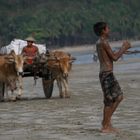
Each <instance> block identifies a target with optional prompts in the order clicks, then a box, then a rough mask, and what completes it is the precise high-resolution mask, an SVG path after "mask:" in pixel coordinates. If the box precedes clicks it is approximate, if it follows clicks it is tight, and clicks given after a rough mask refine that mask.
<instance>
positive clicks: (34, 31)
mask: <svg viewBox="0 0 140 140" xmlns="http://www.w3.org/2000/svg"><path fill="white" fill-rule="evenodd" d="M139 9H140V1H139V0H133V1H132V0H117V1H114V0H53V1H52V0H20V1H19V0H1V1H0V45H1V46H2V45H6V44H8V43H10V41H11V40H13V39H14V38H20V39H24V38H26V37H27V36H29V35H32V36H34V37H35V38H36V40H37V41H38V42H39V43H45V44H47V46H51V47H53V46H55V47H56V46H57V47H63V46H66V45H69V46H73V45H81V44H91V43H95V41H96V39H97V38H96V36H95V34H94V33H93V24H94V23H96V22H97V21H105V22H107V23H108V24H109V25H110V27H111V33H112V34H111V39H112V40H121V39H128V38H132V39H139V38H140V34H139V30H140V20H139V19H140V14H139Z"/></svg>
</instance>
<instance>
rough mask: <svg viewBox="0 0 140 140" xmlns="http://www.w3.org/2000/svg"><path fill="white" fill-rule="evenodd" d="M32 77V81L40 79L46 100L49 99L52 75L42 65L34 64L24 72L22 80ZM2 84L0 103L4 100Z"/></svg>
mask: <svg viewBox="0 0 140 140" xmlns="http://www.w3.org/2000/svg"><path fill="white" fill-rule="evenodd" d="M26 77H34V80H35V82H36V80H37V79H38V78H42V86H43V91H44V95H45V97H46V99H49V98H51V96H52V92H53V85H54V84H53V80H52V73H51V71H50V70H48V69H47V68H46V67H45V65H44V64H42V63H34V64H32V65H30V66H28V67H26V69H25V70H24V73H23V78H26ZM4 87H5V85H4V83H0V101H3V100H4V91H5V90H4Z"/></svg>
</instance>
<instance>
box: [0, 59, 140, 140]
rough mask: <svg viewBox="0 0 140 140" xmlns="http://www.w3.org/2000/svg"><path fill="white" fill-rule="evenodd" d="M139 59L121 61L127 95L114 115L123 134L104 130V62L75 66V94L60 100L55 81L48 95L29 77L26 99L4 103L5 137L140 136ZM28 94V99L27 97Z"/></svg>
mask: <svg viewBox="0 0 140 140" xmlns="http://www.w3.org/2000/svg"><path fill="white" fill-rule="evenodd" d="M135 62H138V60H127V61H121V60H120V61H118V62H117V63H115V64H114V65H115V67H114V73H115V75H116V78H117V79H118V81H119V83H120V85H121V87H122V90H123V91H124V100H123V102H122V103H121V104H120V106H119V107H118V109H117V111H116V112H115V114H114V115H113V124H114V127H117V128H119V129H120V130H121V131H120V133H118V134H103V133H101V132H100V128H101V120H102V109H103V101H102V100H103V97H102V91H101V87H100V83H99V79H98V71H99V63H98V62H97V63H95V62H94V63H92V64H80V65H76V64H74V65H73V69H72V71H71V73H70V79H69V85H70V92H71V98H70V99H60V98H59V94H58V89H57V87H56V85H55V87H54V91H53V96H52V98H51V99H49V100H46V99H45V98H44V93H43V89H42V85H41V79H39V80H37V85H36V86H35V87H34V86H33V84H34V81H33V78H25V79H24V95H23V98H25V99H24V100H21V101H17V102H3V103H0V112H1V113H0V140H19V139H21V140H71V139H73V140H125V139H126V140H140V92H139V91H140V70H139V69H140V68H139V67H136V66H135V65H134V66H133V65H132V66H131V64H134V63H135ZM27 98H28V100H27Z"/></svg>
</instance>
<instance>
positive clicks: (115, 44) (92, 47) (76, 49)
mask: <svg viewBox="0 0 140 140" xmlns="http://www.w3.org/2000/svg"><path fill="white" fill-rule="evenodd" d="M129 41H130V43H131V45H132V47H133V46H135V45H140V40H137V41H134V40H129ZM122 42H123V40H122V41H112V42H110V46H111V47H113V48H114V47H121V45H122ZM95 49H96V45H95V44H91V45H79V46H72V47H67V46H66V47H63V48H59V49H56V50H62V51H65V52H69V53H71V52H79V51H85V50H91V51H95Z"/></svg>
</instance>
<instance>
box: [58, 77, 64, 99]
mask: <svg viewBox="0 0 140 140" xmlns="http://www.w3.org/2000/svg"><path fill="white" fill-rule="evenodd" d="M57 86H58V89H59V96H60V98H63V97H64V95H63V91H62V83H61V79H57Z"/></svg>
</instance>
